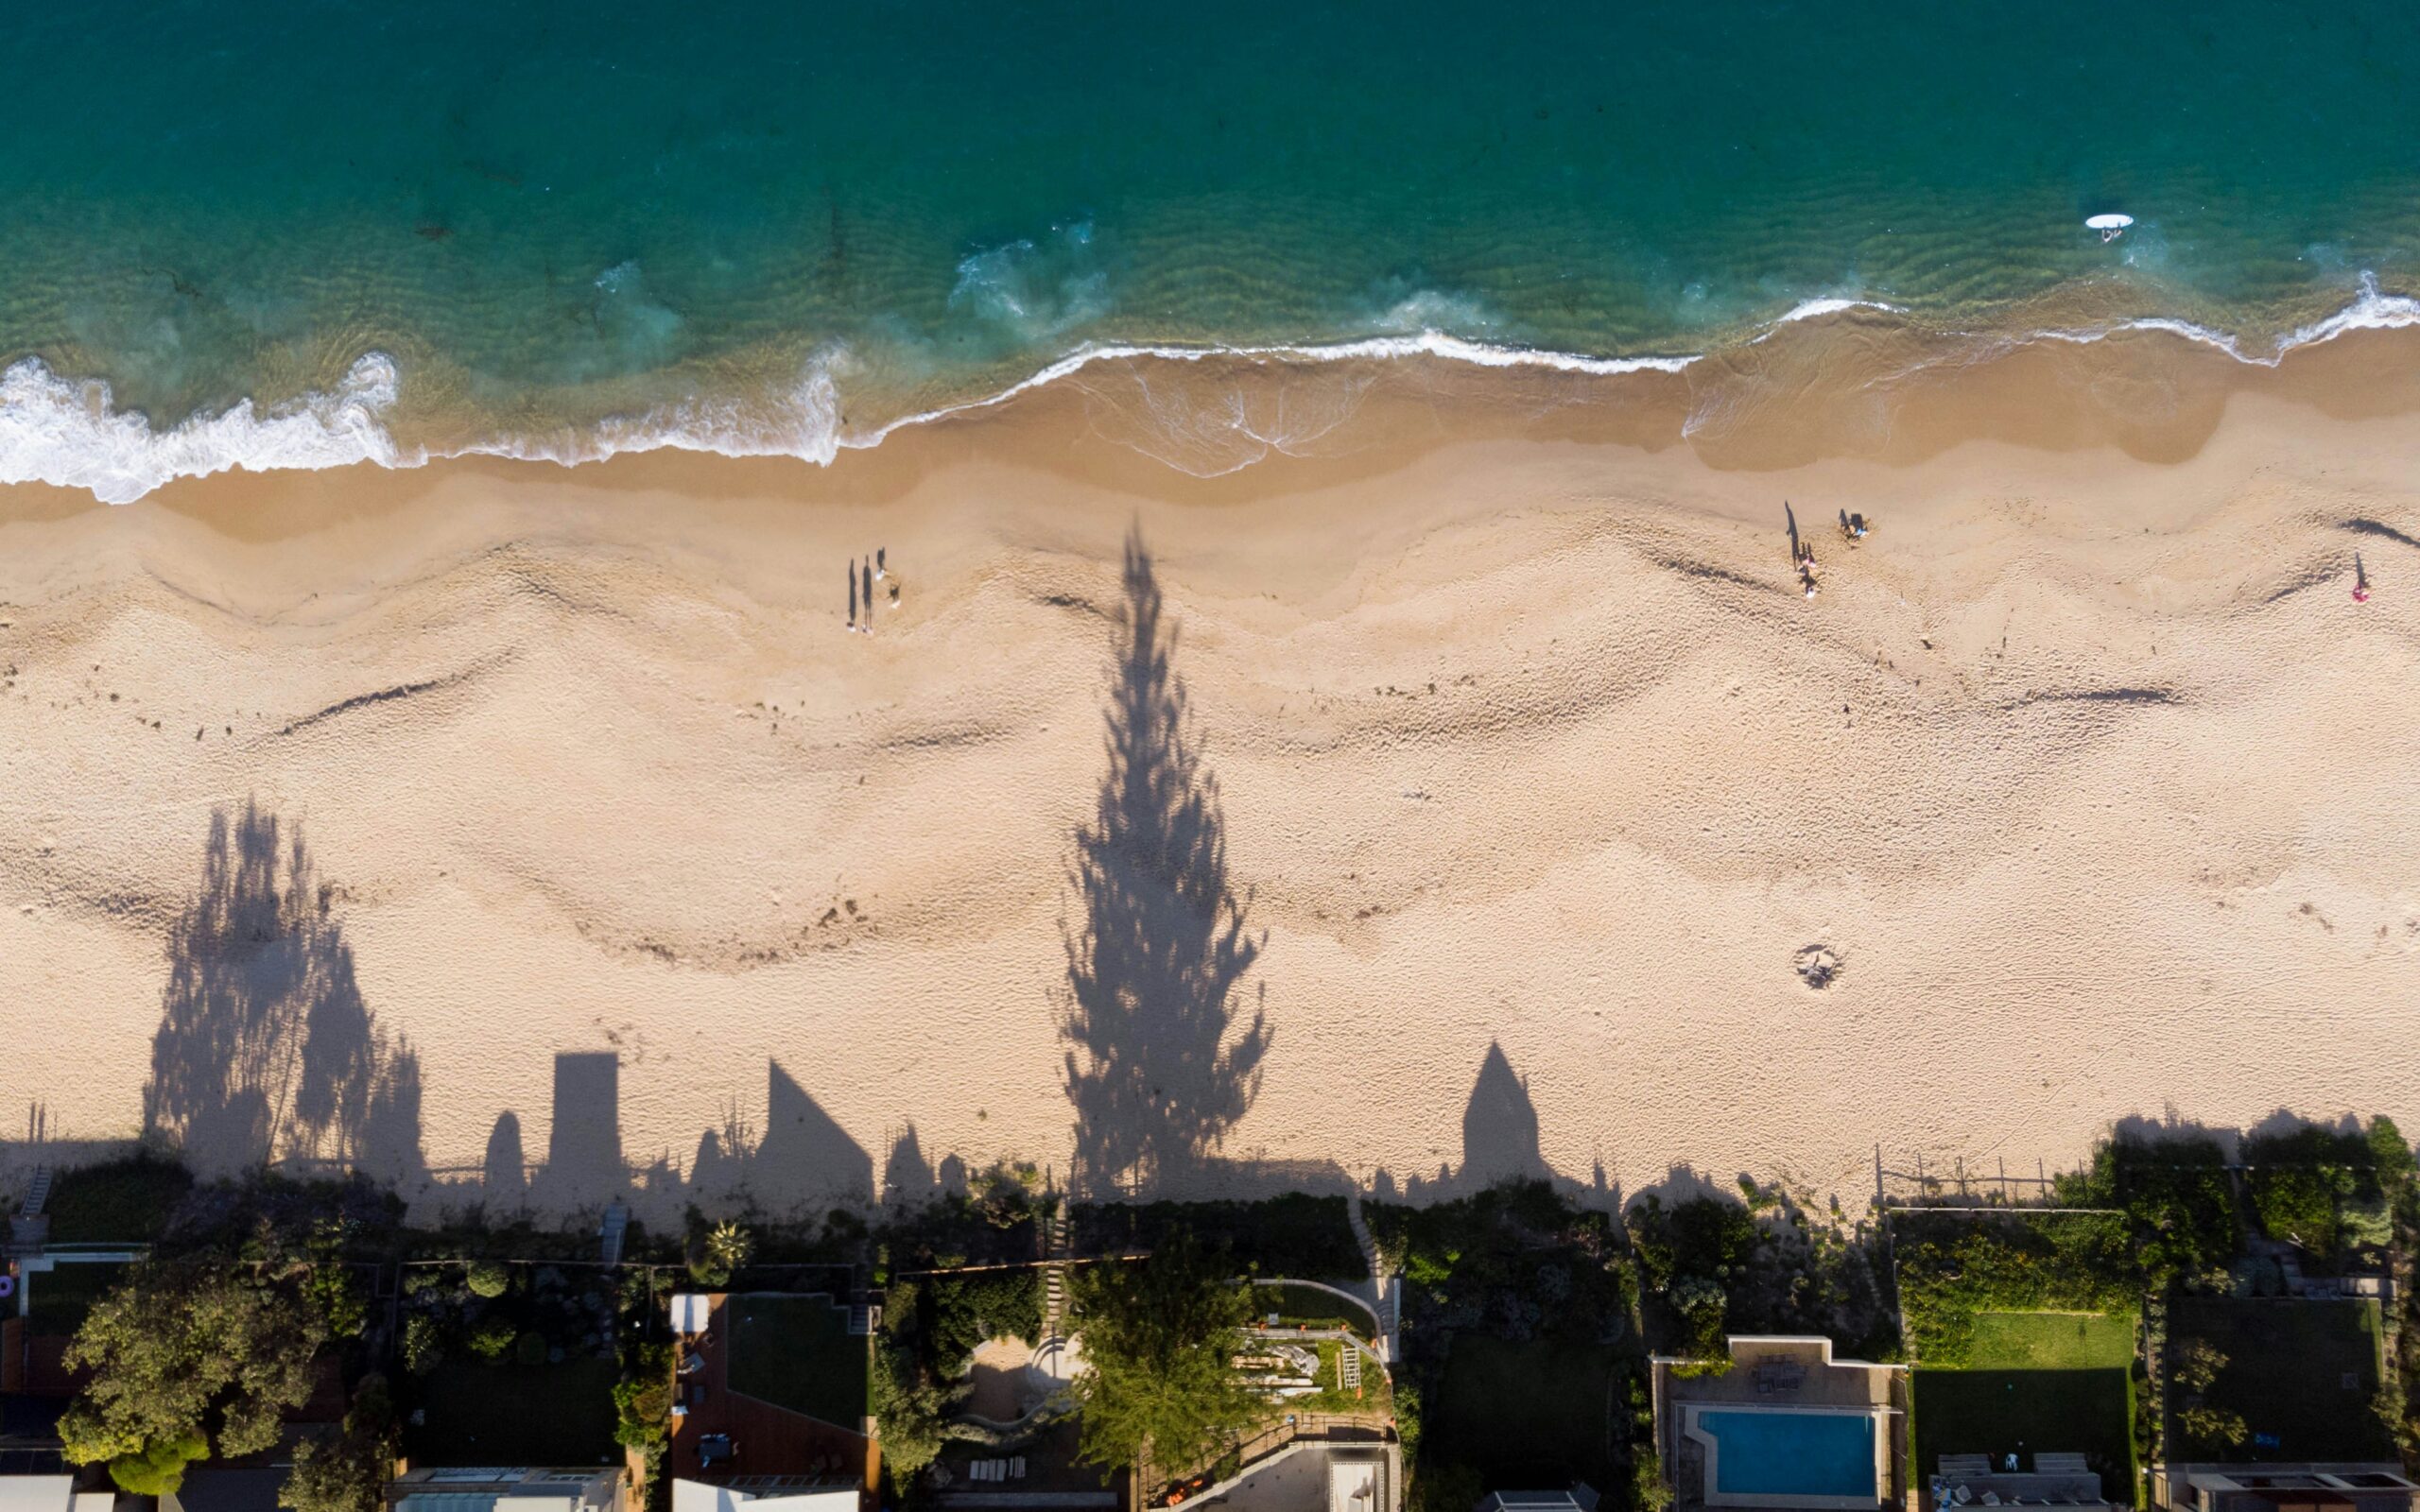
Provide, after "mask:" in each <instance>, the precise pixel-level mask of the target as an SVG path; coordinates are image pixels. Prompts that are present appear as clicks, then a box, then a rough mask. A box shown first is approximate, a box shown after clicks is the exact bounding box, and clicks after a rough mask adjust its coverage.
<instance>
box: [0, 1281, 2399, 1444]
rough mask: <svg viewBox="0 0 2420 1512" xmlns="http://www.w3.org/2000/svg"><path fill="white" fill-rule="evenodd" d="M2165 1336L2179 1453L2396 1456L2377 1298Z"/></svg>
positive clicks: (2198, 1320) (2198, 1310) (2192, 1313)
mask: <svg viewBox="0 0 2420 1512" xmlns="http://www.w3.org/2000/svg"><path fill="white" fill-rule="evenodd" d="M35 1295H36V1296H37V1297H39V1296H40V1295H41V1294H40V1293H36V1294H35ZM2194 1339H2200V1340H2203V1341H2204V1342H2206V1343H2208V1344H2210V1345H2211V1346H2213V1347H2214V1348H2216V1349H2218V1351H2219V1352H2220V1353H2221V1354H2223V1355H2225V1356H2226V1357H2227V1363H2226V1364H2225V1365H2224V1366H2221V1368H2220V1370H2219V1374H2218V1379H2217V1380H2216V1381H2214V1382H2213V1383H2211V1385H2210V1388H2209V1390H2208V1391H2207V1392H2206V1393H2205V1394H2204V1400H2205V1401H2206V1402H2207V1403H2208V1405H2210V1406H2212V1407H2217V1408H2220V1409H2222V1410H2224V1411H2229V1412H2233V1413H2235V1414H2237V1415H2238V1416H2239V1417H2242V1418H2243V1421H2244V1426H2245V1427H2247V1428H2249V1429H2251V1430H2252V1435H2253V1436H2252V1437H2250V1438H2247V1439H2245V1440H2244V1442H2243V1443H2241V1444H2240V1445H2236V1446H2229V1445H2226V1444H2224V1443H2202V1442H2199V1441H2193V1440H2191V1439H2190V1437H2189V1435H2186V1433H2185V1428H2184V1425H2183V1424H2182V1423H2181V1422H2179V1421H2178V1420H2177V1417H2176V1413H2177V1410H2178V1409H2179V1408H2180V1407H2181V1406H2183V1405H2184V1404H2185V1399H2186V1394H2185V1392H2184V1391H2183V1390H2182V1389H2181V1388H2179V1387H2177V1386H2176V1384H2175V1377H2174V1374H2173V1366H2174V1362H2176V1361H2177V1360H2179V1359H2181V1358H2183V1351H2184V1349H2185V1347H2186V1345H2187V1342H2188V1341H2191V1340H2194ZM2168 1342H2169V1362H2170V1367H2171V1373H2170V1375H2169V1433H2171V1434H2173V1435H2178V1442H2179V1444H2180V1446H2182V1452H2180V1455H2179V1457H2180V1458H2182V1457H2185V1455H2186V1454H2187V1453H2189V1455H2190V1456H2191V1457H2192V1458H2195V1459H2214V1460H2258V1459H2267V1460H2330V1459H2339V1460H2342V1459H2350V1460H2362V1459H2393V1458H2394V1441H2393V1440H2392V1439H2390V1438H2389V1437H2388V1436H2387V1433H2386V1426H2385V1425H2384V1424H2383V1423H2381V1422H2379V1421H2378V1418H2377V1414H2375V1413H2373V1412H2372V1411H2371V1410H2370V1401H2371V1399H2372V1398H2374V1397H2376V1396H2377V1389H2378V1378H2379V1365H2378V1362H2379V1357H2380V1353H2381V1346H2380V1340H2379V1333H2378V1308H2377V1303H2376V1302H2370V1301H2362V1300H2357V1299H2348V1300H2342V1301H2292V1300H2288V1299H2285V1298H2282V1297H2243V1298H2237V1297H2178V1298H2177V1299H2176V1302H2175V1305H2174V1307H2173V1308H2172V1309H2171V1310H2170V1312H2169V1323H2168Z"/></svg>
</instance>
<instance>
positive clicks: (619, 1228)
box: [596, 1202, 631, 1266]
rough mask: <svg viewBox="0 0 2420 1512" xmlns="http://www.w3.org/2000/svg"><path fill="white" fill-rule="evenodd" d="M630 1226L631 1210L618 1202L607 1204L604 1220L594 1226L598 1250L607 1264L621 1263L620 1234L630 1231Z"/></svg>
mask: <svg viewBox="0 0 2420 1512" xmlns="http://www.w3.org/2000/svg"><path fill="white" fill-rule="evenodd" d="M630 1228H631V1210H630V1209H628V1208H625V1207H623V1206H622V1205H621V1204H620V1203H618V1202H616V1203H612V1204H610V1205H608V1206H607V1208H606V1209H605V1221H604V1222H603V1223H600V1224H598V1225H597V1226H596V1238H597V1243H598V1246H599V1252H600V1254H601V1255H602V1256H603V1258H604V1261H605V1263H606V1264H607V1265H609V1266H610V1265H618V1264H620V1263H622V1236H623V1235H624V1234H626V1233H628V1232H629V1231H630Z"/></svg>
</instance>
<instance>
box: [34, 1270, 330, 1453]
mask: <svg viewBox="0 0 2420 1512" xmlns="http://www.w3.org/2000/svg"><path fill="white" fill-rule="evenodd" d="M326 1338H327V1328H326V1324H325V1322H324V1320H323V1319H322V1318H321V1317H320V1314H319V1310H318V1309H317V1308H315V1307H313V1306H312V1305H310V1303H309V1302H308V1301H307V1300H305V1299H304V1298H303V1297H302V1296H300V1295H299V1294H298V1292H297V1290H296V1288H294V1287H293V1286H291V1285H281V1284H275V1283H268V1282H263V1281H261V1280H256V1279H255V1278H253V1277H252V1276H251V1274H249V1273H248V1272H246V1271H245V1270H243V1269H241V1268H238V1267H235V1266H233V1265H230V1264H228V1263H225V1262H224V1261H223V1260H221V1259H218V1258H216V1257H211V1256H193V1257H189V1258H185V1259H182V1260H179V1261H174V1262H158V1263H151V1264H147V1265H143V1266H140V1267H137V1268H136V1269H135V1270H134V1271H132V1272H131V1273H130V1274H129V1276H128V1277H127V1280H126V1281H125V1283H124V1284H123V1285H121V1286H119V1287H118V1288H117V1289H116V1290H115V1291H112V1293H110V1295H109V1296H107V1297H103V1298H102V1299H101V1300H100V1301H99V1302H97V1303H95V1305H94V1307H93V1309H92V1312H91V1313H90V1314H89V1315H87V1316H86V1318H85V1319H84V1326H83V1327H82V1328H81V1329H80V1330H78V1332H77V1334H76V1339H75V1342H74V1343H73V1344H71V1345H70V1346H69V1347H68V1349H67V1352H66V1363H67V1366H68V1367H69V1368H70V1369H76V1370H82V1371H85V1372H87V1375H86V1379H85V1382H84V1385H83V1389H82V1391H81V1393H80V1394H79V1395H78V1398H77V1400H76V1402H75V1404H74V1405H73V1406H71V1407H70V1408H69V1409H68V1410H67V1412H66V1414H65V1415H64V1416H62V1417H61V1418H60V1420H59V1429H58V1432H59V1436H60V1438H61V1441H62V1442H63V1443H64V1444H65V1446H66V1455H67V1458H68V1459H69V1460H70V1461H72V1462H75V1463H78V1464H92V1463H94V1462H95V1461H100V1460H107V1461H112V1462H114V1461H120V1460H125V1461H129V1462H130V1472H131V1473H139V1474H148V1475H159V1474H167V1473H173V1471H172V1469H170V1467H169V1461H171V1460H174V1459H175V1458H176V1455H175V1454H173V1453H171V1452H170V1451H171V1449H172V1448H174V1447H175V1446H181V1445H184V1444H188V1443H190V1442H192V1441H193V1440H194V1439H195V1438H197V1437H199V1436H200V1435H203V1434H204V1433H205V1432H207V1433H209V1434H210V1435H211V1438H212V1445H213V1447H215V1448H216V1450H217V1451H218V1452H220V1453H222V1454H227V1455H237V1454H251V1453H256V1452H260V1451H262V1450H265V1449H267V1448H268V1447H269V1446H270V1445H272V1444H274V1443H276V1442H277V1435H278V1428H279V1418H280V1415H281V1414H282V1413H283V1412H284V1411H285V1409H287V1408H290V1407H296V1406H300V1405H301V1404H302V1402H303V1401H304V1400H308V1399H309V1397H310V1394H311V1363H312V1360H313V1359H314V1357H315V1356H317V1354H318V1353H319V1349H320V1345H321V1344H322V1343H323V1342H325V1340H326ZM183 1457H184V1458H191V1457H193V1456H191V1455H184V1456H183Z"/></svg>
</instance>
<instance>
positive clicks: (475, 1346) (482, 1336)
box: [467, 1317, 520, 1360]
mask: <svg viewBox="0 0 2420 1512" xmlns="http://www.w3.org/2000/svg"><path fill="white" fill-rule="evenodd" d="M519 1333H520V1331H519V1330H518V1329H515V1328H514V1327H513V1326H512V1324H511V1321H510V1319H507V1318H500V1317H491V1318H484V1319H482V1320H481V1321H480V1322H479V1325H478V1326H477V1327H476V1328H474V1329H473V1330H472V1331H471V1336H470V1338H469V1340H468V1341H467V1342H468V1343H469V1345H470V1347H471V1352H472V1353H473V1354H475V1355H477V1356H478V1357H479V1358H480V1359H482V1360H500V1359H502V1358H504V1351H505V1350H507V1349H511V1348H512V1341H513V1339H514V1338H515V1337H517V1336H518V1335H519Z"/></svg>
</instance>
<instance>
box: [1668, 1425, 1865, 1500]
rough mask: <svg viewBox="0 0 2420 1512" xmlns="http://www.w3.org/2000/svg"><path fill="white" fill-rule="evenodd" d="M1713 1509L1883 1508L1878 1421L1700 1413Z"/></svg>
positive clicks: (1699, 1432) (1697, 1430)
mask: <svg viewBox="0 0 2420 1512" xmlns="http://www.w3.org/2000/svg"><path fill="white" fill-rule="evenodd" d="M1691 1416H1692V1421H1691V1423H1690V1427H1691V1428H1692V1430H1694V1436H1696V1437H1697V1438H1699V1439H1700V1440H1701V1441H1703V1442H1704V1443H1705V1444H1706V1446H1707V1450H1708V1452H1707V1454H1706V1468H1707V1470H1708V1471H1709V1474H1710V1478H1711V1479H1712V1481H1713V1483H1714V1484H1713V1486H1712V1487H1711V1489H1712V1490H1713V1491H1714V1493H1715V1495H1714V1496H1710V1497H1708V1498H1707V1500H1708V1501H1712V1502H1718V1503H1720V1502H1728V1501H1732V1500H1734V1499H1737V1500H1747V1499H1750V1498H1755V1499H1760V1500H1768V1501H1773V1502H1780V1503H1785V1504H1788V1503H1797V1504H1803V1505H1808V1506H1844V1505H1856V1504H1864V1505H1873V1504H1875V1503H1876V1502H1878V1500H1879V1498H1878V1496H1877V1495H1876V1485H1877V1477H1876V1468H1875V1440H1874V1434H1875V1417H1874V1415H1873V1414H1871V1413H1862V1412H1820V1411H1794V1410H1790V1409H1787V1408H1785V1409H1780V1410H1775V1409H1772V1408H1757V1407H1739V1408H1712V1407H1708V1408H1700V1409H1699V1410H1698V1411H1696V1412H1695V1413H1694V1414H1692V1415H1691Z"/></svg>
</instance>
